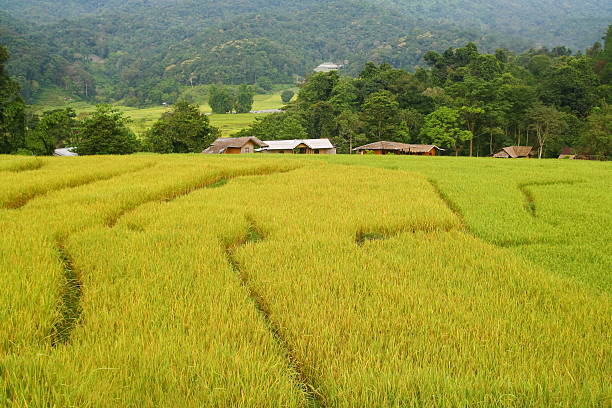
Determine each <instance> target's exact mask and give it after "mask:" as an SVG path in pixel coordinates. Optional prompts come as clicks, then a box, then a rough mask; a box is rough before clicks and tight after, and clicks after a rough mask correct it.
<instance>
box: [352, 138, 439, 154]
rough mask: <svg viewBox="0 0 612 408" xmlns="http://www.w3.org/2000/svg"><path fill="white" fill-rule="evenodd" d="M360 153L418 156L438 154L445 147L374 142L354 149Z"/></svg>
mask: <svg viewBox="0 0 612 408" xmlns="http://www.w3.org/2000/svg"><path fill="white" fill-rule="evenodd" d="M353 150H354V151H356V152H358V153H359V154H364V153H369V152H371V153H374V154H408V155H418V156H438V155H439V154H440V152H442V151H444V149H440V148H439V147H438V146H435V145H420V144H407V143H398V142H386V141H383V142H374V143H369V144H367V145H363V146H359V147H356V148H354V149H353Z"/></svg>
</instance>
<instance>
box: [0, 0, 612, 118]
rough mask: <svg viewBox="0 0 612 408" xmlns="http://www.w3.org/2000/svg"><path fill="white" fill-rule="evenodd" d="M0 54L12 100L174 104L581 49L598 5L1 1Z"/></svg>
mask: <svg viewBox="0 0 612 408" xmlns="http://www.w3.org/2000/svg"><path fill="white" fill-rule="evenodd" d="M0 6H1V9H2V10H3V11H2V12H0V44H3V45H5V46H6V47H7V48H8V50H9V52H10V53H11V55H12V58H11V60H10V62H9V64H8V67H7V69H8V72H9V73H10V74H12V76H13V77H14V78H15V80H16V81H17V82H18V83H19V84H20V87H21V92H22V95H23V97H24V98H25V99H26V100H27V101H29V102H33V101H36V98H37V96H38V95H39V94H40V92H41V90H43V89H45V88H48V87H60V88H62V89H64V90H65V91H66V92H67V93H68V94H70V95H74V96H76V97H79V98H83V99H86V100H90V101H92V102H110V101H121V102H123V103H124V104H128V105H134V106H138V105H150V104H158V103H161V102H168V103H173V102H175V101H176V99H177V98H178V95H179V93H180V92H179V89H180V87H181V86H190V85H199V84H211V83H225V84H241V83H248V84H257V83H259V82H266V81H272V82H275V83H290V82H294V81H295V79H296V78H297V77H303V76H305V75H306V74H307V73H309V72H311V71H312V68H314V67H315V66H316V65H318V64H319V63H321V62H324V61H326V60H331V61H335V62H344V61H347V62H348V64H347V65H346V67H345V69H344V73H346V74H352V75H356V74H357V73H359V72H360V70H361V69H362V67H363V66H364V64H365V63H366V62H368V61H372V62H375V63H378V64H380V63H388V64H390V65H392V66H393V67H395V68H402V69H406V70H409V71H414V70H415V69H416V68H417V67H419V66H423V65H425V61H424V59H423V57H424V55H425V54H426V53H427V52H428V51H430V50H433V51H436V52H442V51H444V50H446V49H448V48H449V47H454V48H457V47H461V45H463V44H466V43H468V42H474V43H475V44H476V45H477V46H478V47H479V48H480V49H481V50H483V51H486V52H493V51H494V50H495V49H497V48H507V49H510V50H512V51H515V52H523V51H525V50H527V49H530V48H539V47H540V46H549V48H552V47H553V46H555V45H558V44H564V45H566V46H568V47H569V48H572V49H574V50H576V49H584V48H586V46H587V45H590V44H592V43H593V42H594V41H595V40H597V39H598V38H599V37H600V36H601V33H602V32H603V30H604V29H605V26H606V25H607V23H608V22H609V20H610V17H611V16H612V6H611V5H610V3H609V2H607V1H605V0H587V1H581V2H575V1H567V0H555V1H553V0H547V1H544V2H541V1H538V2H536V1H533V0H520V1H514V2H504V1H489V2H485V1H483V0H459V1H451V0H427V1H418V2H417V1H404V0H401V1H400V0H361V1H346V0H342V1H340V0H332V1H321V0H304V1H301V2H291V1H288V0H253V1H246V0H227V1H219V0H213V1H196V0H127V1H119V0H108V1H103V2H102V1H98V0H78V1H77V0H32V1H28V2H23V1H20V0H0ZM542 11H544V12H542Z"/></svg>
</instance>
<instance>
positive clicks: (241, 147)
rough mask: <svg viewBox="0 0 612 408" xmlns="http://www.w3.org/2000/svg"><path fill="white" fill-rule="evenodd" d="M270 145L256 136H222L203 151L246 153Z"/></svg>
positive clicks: (208, 152) (209, 152) (211, 152)
mask: <svg viewBox="0 0 612 408" xmlns="http://www.w3.org/2000/svg"><path fill="white" fill-rule="evenodd" d="M267 146H268V145H267V144H265V143H264V142H262V141H261V140H259V139H258V138H256V137H253V136H250V137H220V138H219V139H217V140H215V141H214V142H213V144H211V145H210V147H208V148H207V149H206V150H204V151H203V152H202V153H205V154H244V153H254V152H255V149H258V148H262V147H267Z"/></svg>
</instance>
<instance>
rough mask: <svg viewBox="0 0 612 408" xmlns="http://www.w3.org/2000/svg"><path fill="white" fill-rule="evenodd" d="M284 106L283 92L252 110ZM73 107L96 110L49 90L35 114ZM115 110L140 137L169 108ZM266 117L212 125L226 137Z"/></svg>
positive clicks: (222, 119)
mask: <svg viewBox="0 0 612 408" xmlns="http://www.w3.org/2000/svg"><path fill="white" fill-rule="evenodd" d="M282 106H283V102H282V101H281V97H280V92H275V93H272V94H265V95H255V97H254V103H253V110H267V109H279V108H281V107H282ZM65 107H71V108H73V109H74V110H75V111H76V112H77V114H87V113H90V112H92V111H94V110H95V106H94V105H92V104H89V103H86V102H80V101H65V100H64V96H63V94H62V93H61V92H58V91H57V90H47V91H45V92H44V93H43V95H42V96H41V97H40V98H39V101H38V103H37V104H36V105H34V107H33V108H34V111H35V112H37V113H42V112H44V111H47V110H52V109H58V108H65ZM116 108H117V109H119V110H120V111H121V112H124V113H125V115H126V116H127V117H129V118H130V119H131V123H130V128H131V129H132V130H133V131H134V132H135V133H136V134H137V135H141V134H142V133H144V132H145V131H146V130H147V129H149V128H150V127H151V126H152V125H153V123H155V122H156V121H157V120H158V119H159V117H160V116H161V115H162V114H163V113H164V112H166V111H167V110H168V109H169V108H168V107H165V106H154V107H148V108H132V107H127V106H121V105H116ZM200 110H201V111H202V112H205V113H211V109H210V106H209V105H208V104H207V103H204V104H201V105H200ZM262 115H265V114H250V113H243V114H226V115H217V114H212V115H210V121H211V123H212V124H213V125H214V126H216V127H218V128H219V129H220V130H221V132H222V134H223V135H224V136H230V135H232V134H234V133H236V132H238V131H240V130H241V129H244V128H246V127H248V126H249V125H250V124H251V123H253V121H254V120H255V118H256V117H258V116H262Z"/></svg>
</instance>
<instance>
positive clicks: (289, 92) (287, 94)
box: [281, 89, 295, 103]
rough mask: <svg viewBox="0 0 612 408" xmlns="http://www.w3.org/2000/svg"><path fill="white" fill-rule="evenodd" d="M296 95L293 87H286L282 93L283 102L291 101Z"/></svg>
mask: <svg viewBox="0 0 612 408" xmlns="http://www.w3.org/2000/svg"><path fill="white" fill-rule="evenodd" d="M294 95H295V92H293V91H292V90H291V89H285V90H284V91H283V92H282V93H281V100H282V101H283V103H289V102H291V99H293V96H294Z"/></svg>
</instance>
